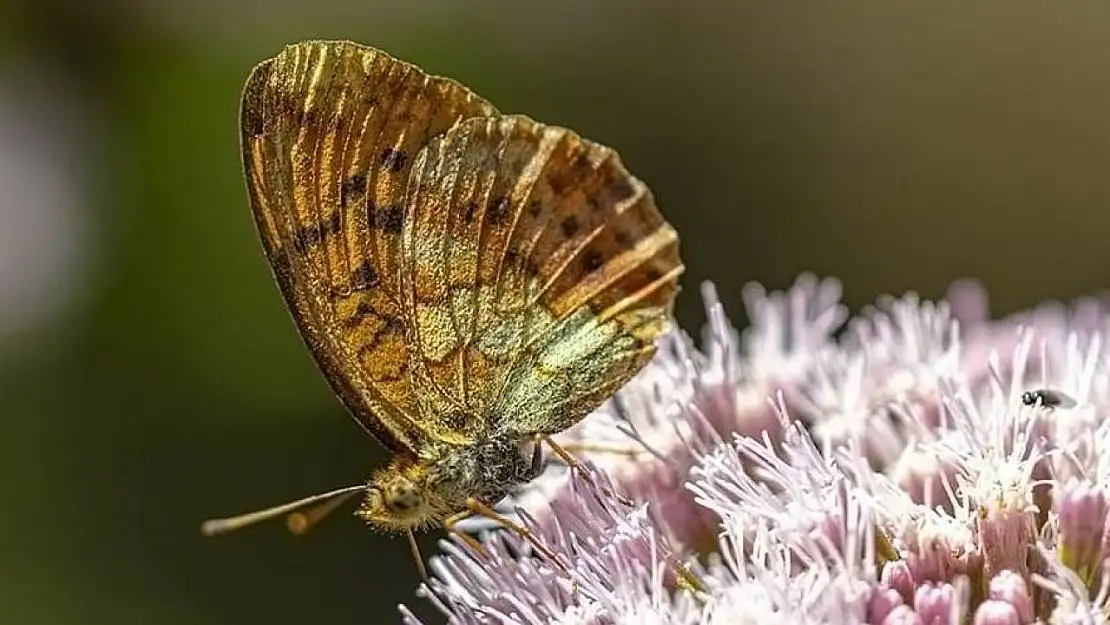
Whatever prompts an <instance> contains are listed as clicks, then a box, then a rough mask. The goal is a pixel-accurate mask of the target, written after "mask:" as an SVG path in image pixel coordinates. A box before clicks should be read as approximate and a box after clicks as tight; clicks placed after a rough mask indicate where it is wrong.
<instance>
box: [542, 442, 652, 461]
mask: <svg viewBox="0 0 1110 625" xmlns="http://www.w3.org/2000/svg"><path fill="white" fill-rule="evenodd" d="M562 448H563V450H564V451H567V452H570V453H591V454H614V455H617V456H628V457H629V459H631V460H635V459H636V458H637V457H638V456H639V455H640V454H642V453H644V450H642V449H634V448H632V447H620V446H618V445H591V444H590V443H572V444H569V445H562Z"/></svg>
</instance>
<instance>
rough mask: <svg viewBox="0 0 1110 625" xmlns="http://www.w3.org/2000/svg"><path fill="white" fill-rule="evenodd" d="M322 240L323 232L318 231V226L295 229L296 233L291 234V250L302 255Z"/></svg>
mask: <svg viewBox="0 0 1110 625" xmlns="http://www.w3.org/2000/svg"><path fill="white" fill-rule="evenodd" d="M323 240H324V232H323V230H321V229H320V224H309V225H307V226H303V227H301V228H297V231H296V232H294V233H293V249H295V250H297V252H299V253H301V254H304V253H305V251H306V250H308V248H310V247H312V246H313V245H316V244H317V243H319V242H320V241H323Z"/></svg>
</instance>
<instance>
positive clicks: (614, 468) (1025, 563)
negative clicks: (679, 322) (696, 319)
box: [402, 276, 1110, 625]
mask: <svg viewBox="0 0 1110 625" xmlns="http://www.w3.org/2000/svg"><path fill="white" fill-rule="evenodd" d="M703 298H704V299H705V302H706V305H707V310H708V317H709V322H708V324H707V326H706V329H705V332H704V335H703V337H702V340H701V347H700V348H699V347H697V346H696V345H695V343H694V341H693V340H692V339H691V338H690V337H688V336H686V335H685V334H683V333H682V332H681V331H677V330H676V331H675V332H673V333H672V334H670V335H668V336H666V337H665V338H664V339H663V340H662V341H661V344H660V349H659V352H658V354H657V356H656V358H655V359H654V361H653V362H652V363H651V365H649V366H648V367H647V368H646V369H645V370H644V371H643V372H642V373H641V374H640V375H639V376H637V377H636V378H635V379H634V380H633V381H632V382H631V383H629V384H628V385H627V386H626V387H625V388H624V389H622V390H621V391H620V392H619V393H618V394H617V395H616V396H614V397H613V398H612V399H611V400H610V401H609V402H607V403H606V404H605V405H604V406H603V407H601V408H600V409H599V410H598V411H597V412H596V413H595V414H593V415H591V416H590V417H588V418H587V419H585V420H584V421H583V422H582V423H580V424H579V425H578V426H576V427H574V428H572V429H571V430H569V431H567V432H564V433H562V434H561V435H559V436H558V437H556V442H557V444H558V445H560V446H561V447H564V448H566V449H567V450H569V451H571V452H572V453H573V454H574V456H575V457H577V458H579V459H581V462H580V463H579V464H578V465H577V466H572V467H568V466H567V465H566V464H559V463H557V462H553V463H551V464H552V466H551V467H550V468H549V470H548V471H546V472H545V473H544V474H543V475H542V476H540V478H538V479H537V480H535V481H534V482H533V483H532V484H530V485H528V486H527V487H526V488H525V489H524V490H522V491H521V492H520V493H518V494H517V495H516V496H515V497H514V498H513V499H512V500H511V501H508V502H505V504H504V505H503V507H502V508H501V509H504V510H505V511H506V512H508V513H511V514H512V515H513V517H514V518H515V519H517V521H518V522H519V524H520V525H521V527H518V528H517V531H515V532H506V531H494V532H483V533H482V547H481V549H477V548H475V546H471V545H470V544H469V543H468V542H467V541H464V540H460V539H458V538H454V539H452V540H448V541H444V543H443V549H444V553H443V554H442V555H440V556H437V557H436V558H434V559H433V561H432V570H433V574H434V575H433V579H432V580H430V581H429V582H428V583H426V584H425V585H424V586H422V588H421V589H420V593H419V594H421V595H422V596H423V597H425V598H427V599H428V600H430V601H431V602H432V603H433V604H434V605H435V606H436V608H438V609H439V610H440V611H441V612H443V613H444V614H446V615H447V616H448V619H449V621H450V622H452V623H460V624H470V623H475V624H477V623H529V624H537V625H538V624H543V623H563V624H568V625H569V624H572V623H581V624H584V625H585V624H598V625H601V624H609V623H612V624H617V623H651V624H656V623H657V624H661V625H662V624H670V623H675V624H683V623H701V624H706V625H718V624H720V625H724V624H726V623H728V624H734V623H741V624H742V623H753V624H755V623H758V624H759V625H775V624H778V623H815V624H816V623H869V624H876V625H878V624H880V623H881V624H887V623H892V624H893V623H952V624H956V623H969V622H974V623H976V624H984V625H986V624H995V623H998V624H1011V623H1012V624H1026V623H1104V622H1108V621H1110V607H1108V606H1107V601H1108V599H1110V571H1108V570H1107V566H1108V564H1107V558H1108V557H1110V538H1108V537H1110V525H1108V524H1107V518H1108V513H1110V419H1107V418H1106V416H1107V415H1108V414H1110V358H1108V357H1110V345H1107V343H1108V342H1107V341H1106V340H1105V337H1106V336H1107V333H1108V331H1110V307H1108V306H1107V305H1106V304H1105V302H1104V301H1103V300H1101V299H1096V298H1090V299H1084V300H1081V301H1077V302H1074V303H1073V304H1072V305H1069V306H1064V305H1051V306H1042V307H1039V308H1037V309H1035V310H1032V311H1028V312H1025V313H1022V314H1019V315H1015V316H1012V317H1008V318H1004V319H1000V320H992V319H990V315H989V311H988V310H987V308H986V298H985V296H984V295H983V293H982V291H981V289H979V287H978V286H976V285H974V284H972V283H958V284H956V285H954V286H953V288H952V289H951V290H950V292H949V295H948V297H947V298H946V299H945V300H944V301H941V302H936V303H933V302H928V301H923V300H922V299H921V298H919V297H917V296H916V295H913V294H910V295H906V296H904V297H902V298H884V299H882V300H880V301H879V302H877V304H876V305H875V306H874V307H872V308H869V309H867V310H864V311H863V312H862V313H861V314H860V315H859V316H857V317H855V318H852V319H849V318H848V314H847V312H846V309H845V307H844V306H843V305H842V304H841V303H840V285H839V284H838V283H837V282H836V281H833V280H823V281H819V280H817V279H816V278H814V277H812V276H803V277H802V278H800V279H799V280H798V282H797V283H796V284H795V285H794V287H793V288H791V289H789V290H788V291H787V292H785V293H770V294H768V293H766V292H765V291H764V290H763V289H761V288H758V287H754V286H750V287H748V289H747V290H746V291H745V303H746V306H747V309H748V310H747V312H748V317H749V318H750V320H751V325H750V327H749V328H747V329H746V330H745V331H744V332H742V333H741V332H739V331H737V330H736V329H735V328H734V327H733V326H732V325H731V324H730V323H729V321H728V319H727V317H726V315H725V312H724V310H723V307H722V306H721V304H720V302H719V301H718V299H717V296H716V293H715V291H714V290H713V289H712V287H706V288H705V290H704V291H703ZM474 527H478V526H477V525H475V526H474ZM402 613H403V615H404V619H405V621H406V622H407V623H409V624H410V625H412V624H416V623H419V620H418V619H417V618H416V617H415V616H414V615H413V614H412V613H411V612H410V611H409V610H408V609H406V608H402Z"/></svg>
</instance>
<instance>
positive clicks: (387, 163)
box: [382, 148, 409, 173]
mask: <svg viewBox="0 0 1110 625" xmlns="http://www.w3.org/2000/svg"><path fill="white" fill-rule="evenodd" d="M408 160H409V156H408V154H405V153H404V152H402V151H401V150H394V149H393V148H386V149H384V150H382V167H385V168H386V169H388V170H389V171H391V172H394V173H397V172H399V171H401V170H402V169H404V168H405V163H407V162H408Z"/></svg>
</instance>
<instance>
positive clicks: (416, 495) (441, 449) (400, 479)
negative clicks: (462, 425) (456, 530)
mask: <svg viewBox="0 0 1110 625" xmlns="http://www.w3.org/2000/svg"><path fill="white" fill-rule="evenodd" d="M531 448H532V443H531V442H530V441H525V442H522V441H520V440H519V438H518V437H509V436H502V437H491V438H488V439H485V440H483V441H480V442H475V443H469V444H467V445H455V444H447V443H439V444H433V445H431V446H430V447H429V448H428V449H427V451H426V453H425V454H424V456H423V457H422V458H417V457H414V456H411V455H408V454H401V455H398V456H397V457H396V458H395V459H394V460H393V462H392V463H390V465H389V466H388V467H386V468H384V469H382V470H381V471H378V472H377V473H375V474H374V477H373V478H371V480H370V483H369V484H368V485H367V494H366V499H365V501H364V502H363V504H362V506H361V507H360V508H359V510H358V515H359V516H360V517H362V519H363V520H365V521H366V522H367V523H369V524H371V525H374V526H376V527H378V528H381V529H384V530H391V531H402V530H407V529H415V528H418V527H423V526H427V525H433V524H436V523H439V522H442V521H443V520H444V519H445V518H447V517H449V516H451V515H452V514H455V513H457V512H461V511H463V510H465V509H466V501H467V499H468V498H470V497H474V498H477V499H479V500H481V501H483V502H485V503H487V504H493V503H496V502H497V501H499V500H500V499H501V498H502V497H504V496H505V495H507V494H508V493H509V492H510V491H512V490H513V489H514V488H515V487H518V486H520V485H522V484H524V483H525V482H527V481H529V480H531V479H532V478H533V477H535V473H536V471H535V467H533V462H532V460H531V458H532V453H531Z"/></svg>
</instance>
